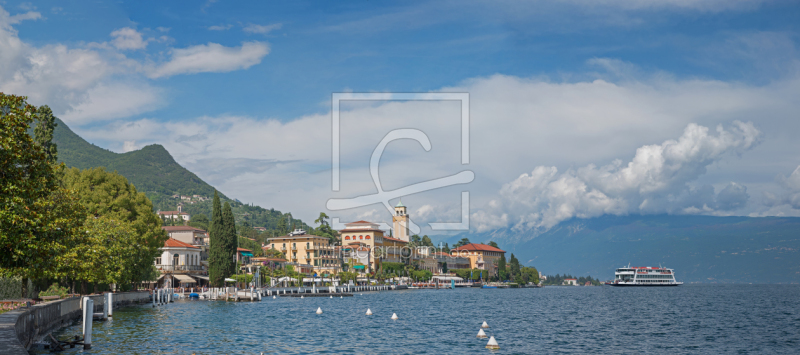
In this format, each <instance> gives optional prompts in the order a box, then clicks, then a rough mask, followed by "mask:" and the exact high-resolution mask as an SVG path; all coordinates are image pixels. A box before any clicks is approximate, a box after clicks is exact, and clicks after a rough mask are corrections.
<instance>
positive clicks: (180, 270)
mask: <svg viewBox="0 0 800 355" xmlns="http://www.w3.org/2000/svg"><path fill="white" fill-rule="evenodd" d="M156 269H158V271H160V272H161V273H162V274H164V273H176V274H205V272H206V269H205V266H203V265H156Z"/></svg>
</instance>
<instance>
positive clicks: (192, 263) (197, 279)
mask: <svg viewBox="0 0 800 355" xmlns="http://www.w3.org/2000/svg"><path fill="white" fill-rule="evenodd" d="M159 250H160V251H161V255H159V256H157V257H156V259H155V266H156V269H158V271H159V273H160V274H161V275H160V276H159V278H158V281H157V285H158V287H168V286H170V285H172V287H191V286H195V285H201V284H205V283H207V282H208V268H207V267H206V266H205V265H202V264H201V262H200V247H197V246H194V245H191V244H188V243H184V242H182V241H180V240H177V239H174V238H169V239H167V241H166V242H164V246H163V247H161V248H159ZM204 281H205V282H204Z"/></svg>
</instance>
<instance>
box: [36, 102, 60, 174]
mask: <svg viewBox="0 0 800 355" xmlns="http://www.w3.org/2000/svg"><path fill="white" fill-rule="evenodd" d="M36 113H37V116H38V117H37V118H38V121H39V122H38V123H37V124H36V128H35V129H34V131H33V134H34V140H35V141H36V143H37V144H39V146H40V147H42V150H44V153H45V155H47V161H48V162H49V163H50V164H55V163H56V158H57V157H58V149H56V144H55V143H53V131H55V128H56V122H55V121H56V117H55V116H53V111H52V110H50V107H48V106H47V105H44V106H40V107H39V109H38V110H37V112H36Z"/></svg>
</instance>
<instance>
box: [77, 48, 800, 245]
mask: <svg viewBox="0 0 800 355" xmlns="http://www.w3.org/2000/svg"><path fill="white" fill-rule="evenodd" d="M609 63H610V64H612V65H613V64H614V63H611V61H609ZM620 70H622V75H617V77H624V78H625V79H624V80H617V81H614V80H613V79H609V78H603V79H594V77H592V78H590V79H581V80H575V81H553V80H550V79H548V78H542V77H536V78H520V77H514V76H505V75H493V76H489V77H481V78H474V79H470V80H467V81H465V82H464V83H461V84H460V85H458V86H454V87H447V88H442V89H441V91H446V92H460V93H463V92H469V93H470V125H471V127H470V128H471V133H470V137H471V142H470V164H469V165H461V160H460V157H461V155H460V147H461V145H460V142H461V141H460V139H461V135H460V112H461V111H460V109H461V106H460V104H459V103H458V102H453V101H442V102H420V101H385V102H373V103H370V104H367V105H364V104H352V103H348V102H343V103H342V112H341V131H340V137H341V146H340V148H341V161H342V170H341V174H342V175H341V182H342V189H341V191H339V192H331V171H330V167H331V156H330V152H331V130H330V129H331V115H330V113H323V114H314V115H306V116H302V117H298V118H295V119H292V120H288V121H280V120H276V119H272V118H270V117H258V116H230V115H221V116H215V117H206V116H202V117H193V118H191V119H186V120H182V121H168V122H165V121H163V120H159V119H156V118H147V119H138V120H135V121H130V122H110V123H108V124H107V125H105V126H103V125H95V126H92V127H90V129H82V130H79V132H78V133H79V134H81V135H82V136H84V137H86V138H87V139H89V140H90V141H93V142H96V143H97V144H101V145H104V146H107V147H109V148H112V149H116V150H121V147H122V142H124V141H129V140H135V141H136V142H137V144H139V145H142V146H144V145H148V144H153V143H159V144H163V145H164V146H165V147H166V148H167V149H168V150H169V151H170V153H171V154H173V156H174V157H175V159H176V161H178V162H179V163H180V164H182V165H183V166H186V167H187V168H188V169H190V170H192V171H196V172H198V176H200V177H201V178H203V179H206V178H209V179H210V178H212V177H213V178H214V179H215V181H216V182H215V185H214V186H215V187H217V188H219V189H220V190H221V191H224V192H225V193H226V194H228V195H229V196H233V197H237V198H239V199H241V200H243V201H246V202H254V203H257V204H261V205H264V206H271V205H274V204H275V203H276V202H275V201H279V202H280V206H281V208H282V209H288V210H290V211H292V212H294V213H295V216H296V217H299V218H303V219H309V218H312V217H313V218H316V216H317V215H318V214H319V212H320V211H325V204H326V201H327V199H329V198H349V197H354V196H359V195H362V194H370V193H375V191H376V189H375V187H374V184H373V182H372V180H371V177H370V175H369V170H368V164H369V158H370V154H371V153H372V150H373V149H374V148H375V147H376V145H377V144H378V142H379V141H380V140H381V138H383V136H384V135H385V134H386V133H388V132H389V131H390V130H392V129H396V128H409V127H413V128H418V129H420V130H422V131H424V132H425V133H426V134H427V135H428V136H429V138H430V140H431V143H432V146H433V148H432V149H431V150H430V151H427V152H426V151H424V150H423V149H421V148H420V146H419V144H418V143H416V142H413V141H409V140H404V141H396V142H392V143H391V144H389V146H388V147H387V150H386V153H385V154H384V156H383V158H382V159H381V162H380V179H381V183H382V184H383V187H384V189H385V190H393V189H396V188H400V187H404V186H407V185H410V184H414V183H418V182H420V181H426V180H430V179H436V178H440V177H442V176H448V175H452V174H454V173H457V172H460V171H463V170H465V169H468V170H472V171H474V172H475V181H474V182H472V183H470V184H468V185H460V186H453V187H448V188H444V189H439V190H435V191H426V192H424V193H419V194H415V195H411V196H404V197H403V198H402V200H403V203H404V204H405V205H406V206H409V210H410V211H412V213H413V215H412V216H411V217H412V219H413V220H414V222H415V223H418V224H420V225H421V226H426V224H425V222H429V221H436V222H458V221H459V220H460V207H461V206H460V193H461V191H465V190H468V191H470V208H471V210H472V214H471V215H473V218H472V220H471V225H472V227H473V228H474V227H480V226H481V225H482V224H483V225H484V226H488V225H491V226H497V227H508V226H513V225H517V224H519V223H520V220H521V217H523V215H527V213H522V212H521V211H530V210H524V209H522V208H511V207H509V206H511V205H510V202H509V201H506V199H505V198H498V191H500V190H501V189H502V188H503V186H504V185H511V184H510V183H509V182H512V181H516V180H517V178H519V177H520V174H522V173H523V172H529V175H531V176H534V177H533V178H530V179H532V180H536V181H538V180H541V182H539V183H538V184H539V185H540V186H543V188H546V187H548V185H549V184H550V183H552V182H555V181H557V180H559V178H562V177H563V178H564V179H563V180H562V181H561V182H560V183H563V185H564V186H565V188H569V187H575V186H580V184H581V183H583V184H584V185H586V188H587V190H586V191H587V192H586V193H581V192H580V191H576V192H575V193H574V194H573V196H574V198H575V199H576V200H577V201H579V202H582V203H585V204H589V205H591V206H595V207H593V208H594V209H592V210H587V211H586V212H582V213H586V214H587V215H591V213H594V212H593V211H595V210H596V209H599V210H600V211H604V210H607V211H609V213H617V211H618V213H633V212H625V211H632V210H636V211H638V207H639V205H641V203H642V202H643V201H644V198H647V201H648V202H647V203H646V204H645V206H643V207H642V211H643V212H641V213H667V211H672V212H671V213H704V214H722V215H728V214H748V213H750V212H752V211H754V210H757V209H758V208H760V207H759V205H755V204H753V203H749V202H747V201H750V200H749V199H747V198H746V197H745V196H747V195H755V194H757V195H758V196H761V192H762V191H763V186H762V185H759V184H754V183H753V181H758V178H755V177H751V175H748V174H754V173H758V174H762V175H763V174H767V180H768V181H769V182H771V181H773V180H774V177H775V175H776V174H777V173H779V172H781V171H784V170H786V167H785V165H784V160H785V159H788V158H785V159H784V158H776V157H781V156H785V155H786V154H787V153H786V152H789V151H794V150H798V149H800V141H797V140H796V139H794V137H792V136H791V135H786V134H782V133H787V132H796V131H798V130H800V121H799V120H796V119H795V116H796V112H797V111H798V110H800V104H798V103H797V100H796V97H797V95H796V94H797V93H798V92H800V81H798V80H797V79H796V78H789V79H787V80H783V81H776V82H774V83H771V84H769V85H765V86H749V85H746V84H742V83H737V82H722V81H715V80H697V79H687V80H680V79H675V78H673V77H670V76H668V75H645V74H642V73H639V74H634V75H628V74H627V73H625V69H624V66H623V67H622V69H619V70H617V71H615V73H618V72H620ZM737 119H738V120H740V121H743V122H746V121H748V120H753V122H754V124H753V125H750V124H744V123H742V124H733V125H732V127H729V126H730V125H731V122H733V121H735V120H737ZM692 123H694V125H691V126H690V124H692ZM719 124H724V125H725V126H724V127H726V128H725V129H723V130H722V132H718V131H716V130H715V129H716V127H717V125H719ZM688 127H691V128H690V129H688V133H685V132H687V128H688ZM706 127H711V128H710V129H709V128H706ZM752 127H758V130H755V128H752ZM751 128H752V130H751ZM682 132H684V134H683V135H682ZM757 132H764V133H763V134H761V133H757ZM762 136H763V137H769V138H768V139H767V138H765V139H764V140H763V141H761V140H760V137H762ZM677 137H680V138H678V139H676V140H675V141H674V142H675V143H669V144H666V145H665V144H659V145H655V146H653V147H651V145H652V143H653V142H665V141H667V142H671V141H668V139H670V138H677ZM690 142H695V143H696V144H695V145H691V144H689V143H690ZM759 142H760V143H759ZM756 143H758V146H757V147H758V148H757V149H753V148H752V147H754V146H756ZM737 144H738V145H737ZM679 147H690V148H686V149H685V150H686V152H685V154H688V155H686V156H685V157H684V159H685V160H686V161H680V160H678V159H677V158H673V157H675V156H681V155H680V154H678V153H680V152H681V149H683V148H681V149H678V148H679ZM637 148H642V149H641V150H642V153H641V154H640V155H639V156H640V157H642V158H641V159H640V158H639V157H637V158H636V159H635V160H634V159H633V158H634V156H635V155H636V154H635V152H637ZM692 152H694V153H692ZM645 153H647V154H645ZM656 153H659V154H661V157H662V158H663V165H662V166H661V174H660V175H659V174H657V173H656V171H655V170H652V169H651V168H652V166H650V165H647V164H649V163H651V161H650V160H648V159H644V157H646V156H648V154H649V155H653V156H655V155H657V154H656ZM690 153H691V154H694V155H691V154H690ZM738 153H742V154H741V156H739V157H737V156H736V154H738ZM781 154H783V155H781ZM620 158H622V161H625V162H631V163H633V165H632V166H633V167H632V168H630V169H627V167H628V166H627V165H626V164H623V163H611V164H608V163H606V162H613V161H614V159H620ZM206 159H214V160H206ZM250 159H252V160H250ZM224 160H234V161H236V162H237V164H234V165H232V168H233V169H232V170H231V171H230V173H229V174H228V175H227V176H224V177H222V176H221V175H220V174H219V173H217V172H215V171H213V169H209V168H208V167H207V166H206V165H208V164H206V162H212V161H224ZM270 161H279V162H281V163H278V164H275V165H274V166H270V167H269V169H265V167H266V166H262V165H258V164H261V163H262V162H264V163H268V162H270ZM764 161H769V162H770V165H769V166H768V167H762V168H758V169H754V168H753V166H758V164H760V163H762V162H764ZM250 162H255V163H254V164H250ZM598 162H602V163H600V164H598ZM593 163H594V164H597V165H611V168H608V169H605V170H603V169H604V168H603V167H594V168H593V169H583V170H582V169H578V168H576V167H588V166H590V165H591V164H593ZM614 164H618V165H619V166H618V167H617V165H614ZM796 165H797V163H796V161H792V164H791V167H792V169H793V168H794V167H795V166H796ZM536 166H541V168H539V169H538V170H537V171H536V173H535V174H530V172H531V171H533V170H534V167H536ZM643 167H648V168H647V169H645V168H643ZM553 169H555V172H554V173H552V174H554V175H553V176H552V177H551V176H550V175H549V174H550V173H551V172H552V170H553ZM771 169H778V170H771ZM780 169H783V170H780ZM623 170H624V171H629V172H630V173H629V175H630V176H631V179H632V180H631V181H630V182H627V185H623V186H625V188H621V189H619V191H616V190H614V189H612V188H611V187H606V185H604V184H602V183H607V182H608V179H610V178H603V176H596V175H602V174H606V175H608V176H617V177H620V179H621V180H623V179H622V177H623V176H627V175H624V174H623V173H621V172H620V171H623ZM566 172H570V173H569V174H567V173H566ZM579 172H581V174H583V175H581V174H579ZM592 172H594V175H592V174H590V173H592ZM669 174H672V175H669ZM695 176H697V177H695ZM739 176H748V180H747V187H746V189H745V186H744V185H743V181H739V180H736V179H738V177H739ZM218 177H219V178H218ZM732 177H736V178H732ZM537 179H538V180H537ZM648 179H649V180H648ZM731 180H734V181H735V182H736V184H737V185H740V186H741V188H739V187H737V186H732V187H729V185H730V181H731ZM623 181H624V180H623ZM636 181H648V183H647V184H645V183H640V184H639V185H636V184H634V182H636ZM682 182H686V183H683V184H682ZM534 185H535V183H534ZM556 185H557V184H554V185H553V187H555V186H556ZM253 186H257V187H258V188H253ZM684 186H686V187H684ZM715 187H716V188H715ZM592 189H594V190H595V192H594V193H590V192H592ZM726 189H727V191H725V190H726ZM639 190H641V191H639ZM521 191H522V190H521ZM722 191H725V192H724V193H723V192H722ZM523 192H524V191H523ZM600 193H602V195H601V194H600ZM670 194H671V195H670ZM531 195H532V196H537V195H535V194H533V193H531ZM628 195H631V196H633V197H629V196H628ZM665 196H666V197H665ZM545 197H546V196H545ZM565 198H566V197H565ZM619 201H623V202H626V204H625V205H621V204H620V203H619ZM394 202H395V203H396V201H394ZM604 204H605V205H604ZM742 204H744V205H743V206H742V207H736V206H740V205H742ZM425 205H429V206H431V207H430V208H427V207H426V208H421V206H425ZM513 206H517V205H513ZM542 206H544V207H542V208H541V211H544V210H546V208H545V207H547V205H542ZM567 206H569V205H567ZM626 206H627V208H628V209H627V210H626V209H625V208H623V207H626ZM517 207H524V206H517ZM376 208H377V210H376V211H377V212H379V213H378V214H376V215H375V218H374V221H376V222H391V215H389V214H388V213H387V212H385V210H383V209H382V208H381V207H379V206H367V207H364V208H361V209H354V210H348V211H335V212H333V211H330V213H328V214H329V215H331V216H334V217H340V218H341V219H342V221H349V220H355V218H358V215H359V214H360V213H365V212H366V211H369V210H372V209H376ZM417 208H420V209H419V211H418V210H417ZM659 211H662V212H659ZM576 213H577V212H576ZM797 214H800V211H798V213H797ZM481 217H482V218H481ZM487 221H489V222H487ZM485 223H491V224H485ZM424 233H427V234H431V232H430V231H427V232H424Z"/></svg>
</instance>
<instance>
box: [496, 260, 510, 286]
mask: <svg viewBox="0 0 800 355" xmlns="http://www.w3.org/2000/svg"><path fill="white" fill-rule="evenodd" d="M497 278H498V279H499V280H500V281H505V280H507V279H508V270H506V254H505V253H500V260H498V261H497Z"/></svg>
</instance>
